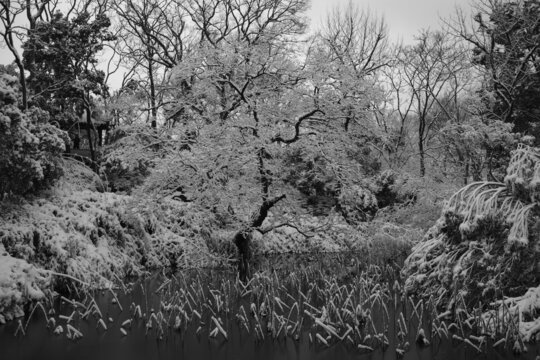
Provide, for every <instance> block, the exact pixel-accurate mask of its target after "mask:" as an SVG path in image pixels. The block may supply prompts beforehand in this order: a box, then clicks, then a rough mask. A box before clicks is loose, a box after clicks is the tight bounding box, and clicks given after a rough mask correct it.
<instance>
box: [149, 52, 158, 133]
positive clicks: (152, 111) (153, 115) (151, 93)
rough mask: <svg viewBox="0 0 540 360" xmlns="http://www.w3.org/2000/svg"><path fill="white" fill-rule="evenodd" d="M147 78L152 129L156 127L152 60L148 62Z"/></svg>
mask: <svg viewBox="0 0 540 360" xmlns="http://www.w3.org/2000/svg"><path fill="white" fill-rule="evenodd" d="M148 78H149V80H150V111H151V116H152V120H151V121H152V128H154V129H155V128H156V127H157V121H156V118H157V109H156V85H155V83H154V67H153V64H152V59H151V58H150V59H149V60H148Z"/></svg>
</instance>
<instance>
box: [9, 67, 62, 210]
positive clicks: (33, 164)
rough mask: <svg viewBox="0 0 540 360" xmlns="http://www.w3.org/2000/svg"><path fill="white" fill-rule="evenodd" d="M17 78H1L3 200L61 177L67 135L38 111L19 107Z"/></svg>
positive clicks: (43, 113)
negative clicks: (7, 196) (61, 163)
mask: <svg viewBox="0 0 540 360" xmlns="http://www.w3.org/2000/svg"><path fill="white" fill-rule="evenodd" d="M16 84H17V79H16V78H15V77H12V76H9V75H1V76H0V199H2V198H3V197H5V196H6V195H8V194H26V193H28V192H29V191H34V190H37V189H39V188H42V187H44V186H46V185H49V184H51V182H52V181H53V180H55V179H57V178H58V177H59V176H60V175H61V174H62V168H61V165H60V160H61V154H62V152H63V151H64V149H65V142H66V141H69V139H68V138H67V135H66V133H65V132H63V131H61V130H60V129H58V128H57V127H55V126H53V125H51V124H50V123H49V116H48V113H46V112H44V111H42V110H41V109H38V108H32V109H30V110H28V111H26V112H23V111H21V110H20V109H19V107H18V104H17V98H18V94H17V85H16Z"/></svg>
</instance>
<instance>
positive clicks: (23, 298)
mask: <svg viewBox="0 0 540 360" xmlns="http://www.w3.org/2000/svg"><path fill="white" fill-rule="evenodd" d="M48 282H49V278H48V277H47V276H46V274H44V273H43V272H40V271H39V270H38V269H37V268H36V267H34V266H32V265H30V264H28V263H27V262H26V261H24V260H21V259H16V258H13V257H12V256H10V255H9V254H8V253H7V252H6V250H5V249H4V246H3V245H2V244H0V324H3V323H5V322H6V321H9V320H12V319H13V318H14V317H18V316H22V315H23V314H24V311H23V307H24V305H25V304H26V302H28V301H32V300H39V299H41V298H43V297H44V296H45V295H44V293H43V291H42V290H41V289H42V288H45V287H46V286H47V285H48Z"/></svg>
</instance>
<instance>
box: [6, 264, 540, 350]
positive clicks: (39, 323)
mask: <svg viewBox="0 0 540 360" xmlns="http://www.w3.org/2000/svg"><path fill="white" fill-rule="evenodd" d="M319 260H320V259H317V258H313V259H311V260H309V259H308V260H307V262H308V263H309V262H310V261H312V262H319ZM268 261H269V260H268V259H265V260H264V261H262V262H263V263H264V264H263V265H262V266H268ZM295 261H296V263H295V264H294V268H297V267H298V266H299V263H298V261H297V260H295ZM346 261H349V260H346ZM343 263H344V262H343V261H341V265H343ZM284 266H285V268H287V266H289V265H284ZM209 272H211V271H209ZM205 276H206V275H205ZM231 276H232V273H231V272H227V271H221V272H216V271H215V270H214V271H212V274H211V275H209V276H208V278H207V279H208V281H209V282H212V281H215V282H220V281H223V279H226V278H229V279H230V277H231ZM163 281H164V280H163V277H162V276H154V277H151V278H148V279H146V280H145V281H143V282H142V283H139V284H135V285H134V286H133V287H132V288H131V291H127V292H126V293H122V292H121V291H120V292H119V293H120V294H119V295H118V300H119V304H120V305H121V307H122V309H121V308H120V306H119V304H118V303H117V302H116V300H115V298H114V296H113V295H112V294H111V293H110V292H98V293H96V294H94V298H95V301H96V305H97V306H98V308H99V309H100V311H101V314H102V316H103V319H105V320H106V321H105V323H106V327H107V330H104V329H103V326H102V325H101V324H100V323H99V322H98V321H99V320H98V319H97V318H96V317H92V316H90V317H87V318H86V319H80V320H77V321H73V322H72V324H73V326H74V327H75V328H77V329H78V330H79V331H80V332H81V333H82V334H83V336H82V337H81V338H79V339H76V340H72V339H69V338H68V337H67V336H66V323H67V320H66V319H65V318H63V317H61V316H60V315H61V314H64V315H65V316H66V317H69V316H70V315H71V314H72V313H73V307H72V306H71V305H70V304H68V303H65V302H64V303H63V304H61V302H59V303H58V304H57V306H56V313H55V314H54V315H51V316H49V317H54V318H55V320H56V326H57V325H59V324H60V325H62V326H63V330H64V333H62V334H59V335H55V334H54V333H53V329H54V327H55V326H49V327H47V320H46V316H45V314H44V313H43V312H42V311H41V310H39V311H36V312H35V313H34V315H33V316H32V317H31V318H30V319H29V320H28V319H21V323H22V324H23V325H24V326H26V325H27V326H26V335H25V336H21V335H20V333H19V334H18V335H17V336H15V335H14V333H15V332H16V331H17V327H18V322H17V321H14V322H11V323H9V324H6V325H2V326H0V360H4V359H5V360H10V359H20V360H26V359H57V360H60V359H78V360H86V359H88V360H90V359H115V360H123V359H126V360H128V359H129V360H139V359H140V360H143V359H144V360H151V359H219V360H247V359H256V360H267V359H276V360H277V359H279V360H289V359H290V360H293V359H295V360H304V359H305V360H308V359H321V360H322V359H344V360H347V359H365V360H367V359H373V360H379V359H381V360H383V359H384V360H386V359H411V360H412V359H422V360H423V359H449V360H450V359H451V360H457V359H535V358H536V356H537V355H539V354H540V349H539V348H538V347H537V346H531V347H529V351H528V352H527V353H526V354H522V355H521V356H515V355H514V354H513V353H512V351H511V350H505V349H501V348H498V349H489V350H488V352H487V353H478V352H477V351H476V350H475V349H473V348H472V347H471V346H469V345H467V344H465V343H463V342H458V341H452V340H444V341H440V340H437V339H435V340H433V343H432V344H431V345H430V346H428V347H424V348H420V347H418V346H417V345H416V344H415V343H412V345H411V346H410V347H409V349H408V351H407V352H406V353H405V354H404V356H402V357H400V356H398V354H397V353H396V351H395V346H396V345H395V341H394V339H392V338H391V334H393V333H395V331H394V330H395V329H394V330H392V329H390V331H389V333H388V334H389V337H390V339H389V342H390V345H389V346H388V347H387V348H386V350H382V349H380V348H378V349H375V350H374V351H372V352H367V351H360V350H358V349H357V348H356V347H354V346H353V345H351V344H348V343H345V342H338V343H333V344H330V346H326V345H323V344H321V343H320V342H317V341H314V342H310V340H309V335H308V331H307V330H306V331H303V332H302V333H301V335H300V338H299V339H297V340H294V339H293V338H292V337H283V336H282V337H278V339H272V338H270V337H266V338H265V339H264V340H261V339H255V337H254V336H253V334H248V333H246V331H244V330H243V329H241V328H240V325H238V323H237V322H235V321H229V322H228V324H229V326H228V340H226V339H225V338H224V337H223V336H216V337H215V338H214V337H209V336H208V330H205V331H199V332H198V334H196V332H197V325H194V324H191V325H189V326H187V327H186V328H185V329H180V331H175V330H172V329H170V328H168V329H165V330H164V331H163V332H160V331H158V329H157V326H155V325H154V327H152V328H147V321H146V319H147V318H148V316H147V315H148V313H151V312H153V311H156V312H157V311H158V309H159V308H160V306H162V304H161V297H162V295H160V293H156V289H158V288H159V287H160V286H161V285H162V284H163ZM135 304H139V306H140V308H141V309H142V310H141V311H142V312H143V313H142V315H143V316H142V318H138V319H135V318H134V316H133V314H134V306H135ZM145 316H146V318H145ZM128 319H133V321H132V324H131V326H126V325H125V324H124V326H123V327H122V326H121V324H122V323H123V322H124V321H125V320H128ZM121 329H124V330H125V331H126V333H127V335H124V334H123V333H122V331H121Z"/></svg>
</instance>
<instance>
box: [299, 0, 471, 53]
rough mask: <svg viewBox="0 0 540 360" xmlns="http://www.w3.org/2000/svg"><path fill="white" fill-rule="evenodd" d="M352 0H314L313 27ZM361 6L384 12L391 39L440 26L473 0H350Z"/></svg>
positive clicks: (405, 38)
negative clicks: (337, 7)
mask: <svg viewBox="0 0 540 360" xmlns="http://www.w3.org/2000/svg"><path fill="white" fill-rule="evenodd" d="M348 1H349V0H311V4H312V5H311V10H310V12H309V16H310V17H311V23H312V27H317V26H319V24H320V22H321V19H323V18H324V15H325V14H326V13H327V12H329V11H330V10H331V9H332V8H333V7H334V6H336V5H341V6H345V5H346V4H347V3H348ZM350 1H352V3H353V4H355V5H356V4H357V5H358V7H359V8H360V9H368V10H370V11H371V12H373V13H375V14H377V15H379V16H381V15H382V16H383V17H384V19H385V21H386V24H387V27H388V30H389V32H390V37H391V39H392V40H395V41H397V40H403V42H404V43H406V44H407V43H411V42H413V41H414V36H415V35H416V34H417V33H418V31H420V30H421V29H427V28H431V29H437V28H439V27H440V23H441V20H440V19H441V18H448V17H451V16H452V15H453V14H455V9H456V6H459V7H461V8H463V10H465V11H467V10H468V9H469V8H470V0H350Z"/></svg>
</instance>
